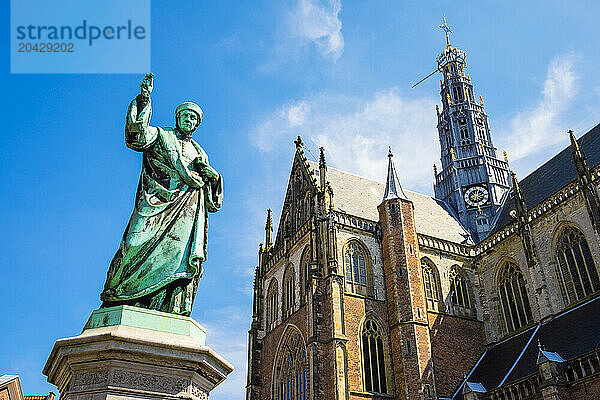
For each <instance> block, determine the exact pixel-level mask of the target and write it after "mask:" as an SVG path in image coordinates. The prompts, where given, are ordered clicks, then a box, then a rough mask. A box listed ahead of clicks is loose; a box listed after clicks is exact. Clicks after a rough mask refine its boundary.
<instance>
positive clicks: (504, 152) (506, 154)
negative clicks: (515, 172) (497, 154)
mask: <svg viewBox="0 0 600 400" xmlns="http://www.w3.org/2000/svg"><path fill="white" fill-rule="evenodd" d="M502 154H503V155H504V162H505V163H507V164H508V153H507V152H506V150H503V151H502Z"/></svg>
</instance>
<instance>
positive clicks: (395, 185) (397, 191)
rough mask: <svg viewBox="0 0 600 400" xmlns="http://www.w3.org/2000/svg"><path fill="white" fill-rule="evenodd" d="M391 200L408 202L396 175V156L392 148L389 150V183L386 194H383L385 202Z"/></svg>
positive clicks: (386, 186)
mask: <svg viewBox="0 0 600 400" xmlns="http://www.w3.org/2000/svg"><path fill="white" fill-rule="evenodd" d="M391 199H404V200H408V197H407V196H406V194H405V193H404V190H402V185H400V180H399V179H398V175H397V174H396V167H395V166H394V154H393V153H392V146H390V147H389V148H388V174H387V181H386V183H385V192H384V194H383V200H382V201H386V200H391Z"/></svg>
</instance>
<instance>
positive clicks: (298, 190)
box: [275, 151, 316, 247]
mask: <svg viewBox="0 0 600 400" xmlns="http://www.w3.org/2000/svg"><path fill="white" fill-rule="evenodd" d="M315 191H316V182H315V181H313V178H312V177H311V176H310V171H309V169H308V168H307V165H306V159H305V158H304V156H303V155H302V154H301V153H299V152H298V151H296V155H295V156H294V162H293V163H292V171H291V173H290V178H289V180H288V185H287V190H286V192H285V199H284V201H283V207H282V209H281V216H280V217H279V224H278V226H277V236H276V237H275V247H279V246H280V245H281V243H282V242H283V239H284V237H285V235H286V234H288V235H293V234H294V232H296V231H297V230H299V229H300V228H301V227H302V226H303V225H304V224H305V223H306V221H308V219H309V217H310V208H311V206H312V200H313V198H314V193H315Z"/></svg>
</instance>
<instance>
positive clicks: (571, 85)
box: [499, 55, 578, 160]
mask: <svg viewBox="0 0 600 400" xmlns="http://www.w3.org/2000/svg"><path fill="white" fill-rule="evenodd" d="M576 62H577V57H576V56H574V55H567V56H560V57H555V58H554V59H553V60H552V61H551V62H550V65H549V66H548V72H547V74H546V80H545V82H544V87H543V90H542V93H541V94H542V96H541V99H540V101H539V103H538V104H537V105H536V106H534V107H533V108H531V109H529V110H526V111H523V112H520V113H518V114H517V115H516V116H515V117H514V118H512V119H511V121H510V123H509V127H508V129H504V131H507V132H503V134H501V135H500V138H501V139H500V140H499V142H500V143H503V144H504V145H505V147H506V148H507V149H508V150H509V155H510V158H511V160H518V159H521V158H524V157H526V156H528V155H530V154H534V153H536V152H538V151H539V150H542V149H544V148H546V147H548V146H551V145H554V144H557V143H560V142H564V141H565V140H566V135H565V132H566V129H567V127H566V126H565V123H564V121H563V119H564V113H565V111H567V110H568V109H569V106H570V104H571V102H572V100H573V98H574V97H575V95H576V94H577V91H578V88H577V75H576V73H575V64H576Z"/></svg>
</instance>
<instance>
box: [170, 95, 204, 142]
mask: <svg viewBox="0 0 600 400" xmlns="http://www.w3.org/2000/svg"><path fill="white" fill-rule="evenodd" d="M203 117H204V113H203V112H202V109H201V108H200V106H198V104H196V103H192V102H190V101H186V102H185V103H183V104H180V105H179V106H178V107H177V109H176V110H175V120H176V123H177V129H180V130H181V131H183V132H184V133H188V134H191V133H192V132H194V131H195V130H196V128H197V127H198V125H200V122H202V118H203Z"/></svg>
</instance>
